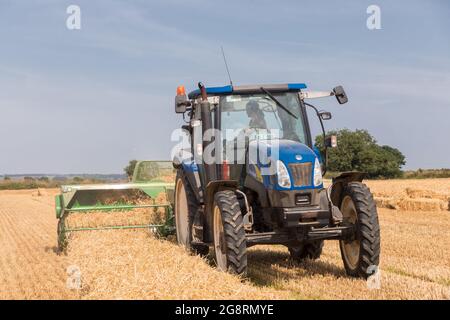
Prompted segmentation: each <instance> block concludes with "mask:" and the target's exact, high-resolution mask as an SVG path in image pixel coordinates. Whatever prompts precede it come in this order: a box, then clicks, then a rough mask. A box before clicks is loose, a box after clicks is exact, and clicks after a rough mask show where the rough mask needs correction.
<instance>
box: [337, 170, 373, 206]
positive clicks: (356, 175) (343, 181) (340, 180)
mask: <svg viewBox="0 0 450 320" xmlns="http://www.w3.org/2000/svg"><path fill="white" fill-rule="evenodd" d="M366 175H367V173H365V172H359V171H349V172H342V173H341V174H340V175H339V176H337V177H335V178H333V179H332V186H331V195H330V196H331V201H332V202H333V204H334V205H335V206H337V207H338V208H339V207H340V206H341V200H342V192H343V190H344V187H345V185H347V184H348V183H349V182H352V181H358V182H361V181H363V179H364V178H365V177H366Z"/></svg>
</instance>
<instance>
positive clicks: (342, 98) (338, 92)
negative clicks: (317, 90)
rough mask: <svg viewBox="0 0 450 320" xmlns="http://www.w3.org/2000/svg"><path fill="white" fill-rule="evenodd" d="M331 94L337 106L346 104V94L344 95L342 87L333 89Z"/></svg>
mask: <svg viewBox="0 0 450 320" xmlns="http://www.w3.org/2000/svg"><path fill="white" fill-rule="evenodd" d="M333 92H334V95H335V96H336V99H337V101H338V102H339V104H344V103H347V102H348V97H347V94H345V91H344V87H342V86H337V87H335V88H334V89H333Z"/></svg>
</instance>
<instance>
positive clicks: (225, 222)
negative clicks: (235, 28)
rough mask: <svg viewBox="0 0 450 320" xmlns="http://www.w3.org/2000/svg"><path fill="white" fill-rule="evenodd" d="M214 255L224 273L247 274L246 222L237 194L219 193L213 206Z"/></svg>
mask: <svg viewBox="0 0 450 320" xmlns="http://www.w3.org/2000/svg"><path fill="white" fill-rule="evenodd" d="M213 235H214V253H215V259H216V264H217V267H218V268H219V269H220V270H222V271H227V272H230V273H235V274H238V275H243V276H245V275H246V274H247V242H246V238H245V230H244V221H243V219H242V212H241V208H240V205H239V201H238V199H237V197H236V194H235V193H234V192H233V191H231V190H225V191H219V192H217V193H216V194H215V196H214V206H213Z"/></svg>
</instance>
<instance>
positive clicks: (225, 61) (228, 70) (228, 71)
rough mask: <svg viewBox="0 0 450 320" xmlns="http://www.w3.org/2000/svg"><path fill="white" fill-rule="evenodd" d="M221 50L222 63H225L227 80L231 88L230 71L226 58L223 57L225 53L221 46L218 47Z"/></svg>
mask: <svg viewBox="0 0 450 320" xmlns="http://www.w3.org/2000/svg"><path fill="white" fill-rule="evenodd" d="M220 49H221V50H222V56H223V62H224V63H225V68H226V69H227V74H228V79H230V85H231V86H233V81H232V80H231V75H230V69H228V63H227V57H226V56H225V51H223V46H220Z"/></svg>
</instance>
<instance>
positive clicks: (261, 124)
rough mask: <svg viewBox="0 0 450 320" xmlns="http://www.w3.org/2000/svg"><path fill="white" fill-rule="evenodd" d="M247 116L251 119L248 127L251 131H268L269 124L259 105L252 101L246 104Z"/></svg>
mask: <svg viewBox="0 0 450 320" xmlns="http://www.w3.org/2000/svg"><path fill="white" fill-rule="evenodd" d="M245 107H246V111H247V116H248V117H249V118H250V123H249V124H248V127H249V128H250V129H267V123H266V120H265V119H264V113H263V112H262V111H261V109H260V108H259V103H258V102H256V101H254V100H250V101H249V102H247V104H246V106H245Z"/></svg>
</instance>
